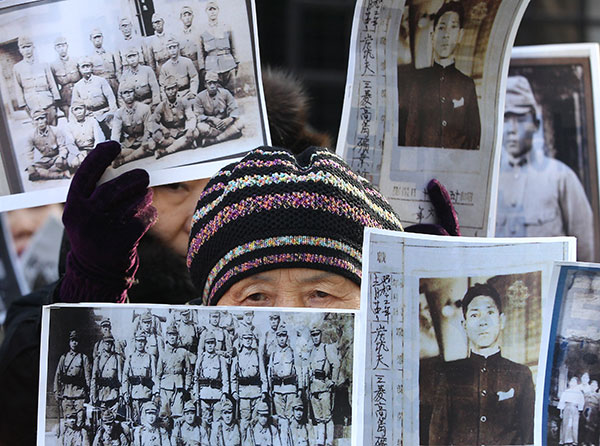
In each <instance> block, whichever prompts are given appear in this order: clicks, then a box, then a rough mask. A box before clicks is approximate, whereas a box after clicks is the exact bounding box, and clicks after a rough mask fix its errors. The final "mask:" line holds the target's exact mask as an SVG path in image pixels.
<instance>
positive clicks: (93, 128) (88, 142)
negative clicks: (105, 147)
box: [67, 102, 105, 154]
mask: <svg viewBox="0 0 600 446" xmlns="http://www.w3.org/2000/svg"><path fill="white" fill-rule="evenodd" d="M75 107H85V104H84V103H83V102H75V103H74V104H73V105H72V107H71V109H73V108H75ZM67 130H68V132H69V133H70V134H71V136H72V137H73V142H74V143H75V145H76V146H77V149H79V152H80V153H85V154H87V153H89V152H90V151H91V150H92V149H93V148H94V147H96V144H98V143H101V142H103V141H104V140H105V138H104V134H103V133H102V129H101V128H100V125H99V124H98V121H96V120H95V119H94V118H92V117H91V116H85V117H84V119H83V120H81V121H78V120H77V119H76V118H75V116H71V117H70V118H69V122H68V123H67Z"/></svg>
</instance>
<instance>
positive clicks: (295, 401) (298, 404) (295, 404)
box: [291, 396, 304, 409]
mask: <svg viewBox="0 0 600 446" xmlns="http://www.w3.org/2000/svg"><path fill="white" fill-rule="evenodd" d="M291 407H292V409H297V408H300V409H304V404H303V403H302V398H300V397H298V396H294V397H293V398H292V404H291Z"/></svg>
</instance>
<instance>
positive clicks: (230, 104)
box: [192, 72, 244, 143]
mask: <svg viewBox="0 0 600 446" xmlns="http://www.w3.org/2000/svg"><path fill="white" fill-rule="evenodd" d="M205 78H206V82H211V81H212V82H214V81H216V79H217V77H216V74H215V73H213V72H207V73H206V77H205ZM192 103H193V106H194V113H196V116H197V121H198V123H197V129H198V134H199V138H204V139H206V140H210V141H211V143H218V142H222V141H227V140H229V139H233V138H239V137H240V136H242V129H243V128H244V126H243V124H242V123H241V122H240V112H239V109H238V105H237V101H236V100H235V98H234V97H233V95H232V94H231V93H230V92H229V90H227V89H225V88H222V87H217V90H216V93H214V94H213V95H211V94H210V93H209V91H208V89H206V90H203V91H201V92H200V93H198V95H197V96H196V98H195V99H194V100H193V102H192ZM227 118H230V119H231V121H232V122H231V123H230V124H229V126H226V127H223V128H219V127H218V125H217V124H216V122H219V121H222V120H224V119H227Z"/></svg>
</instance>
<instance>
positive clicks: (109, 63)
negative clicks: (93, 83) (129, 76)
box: [90, 28, 120, 94]
mask: <svg viewBox="0 0 600 446" xmlns="http://www.w3.org/2000/svg"><path fill="white" fill-rule="evenodd" d="M98 37H99V38H103V37H104V35H103V34H102V31H100V30H99V29H98V28H94V29H93V30H92V31H91V32H90V39H91V40H93V39H95V38H98ZM118 57H119V56H118V55H115V54H113V53H111V52H109V51H106V50H105V49H104V46H102V45H101V46H100V47H96V46H94V52H93V53H92V73H93V74H95V75H96V76H100V77H103V78H104V79H106V80H107V82H108V83H109V85H110V87H111V88H112V91H113V93H114V94H117V88H118V86H119V81H118V76H117V73H119V74H120V72H118V71H117V67H118V66H119V64H118V63H117V58H118Z"/></svg>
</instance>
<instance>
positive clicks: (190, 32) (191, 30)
mask: <svg viewBox="0 0 600 446" xmlns="http://www.w3.org/2000/svg"><path fill="white" fill-rule="evenodd" d="M183 14H192V15H193V11H192V8H190V7H189V6H183V7H182V8H181V15H183ZM177 37H178V39H179V47H180V53H181V55H182V56H183V57H187V58H188V59H190V60H191V61H192V62H193V63H194V67H195V68H196V70H198V71H200V66H199V65H198V51H199V49H200V46H199V45H200V31H199V30H198V29H197V28H196V26H194V24H193V23H192V24H191V25H190V26H189V27H186V26H182V27H181V28H180V31H179V34H178V36H177Z"/></svg>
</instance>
